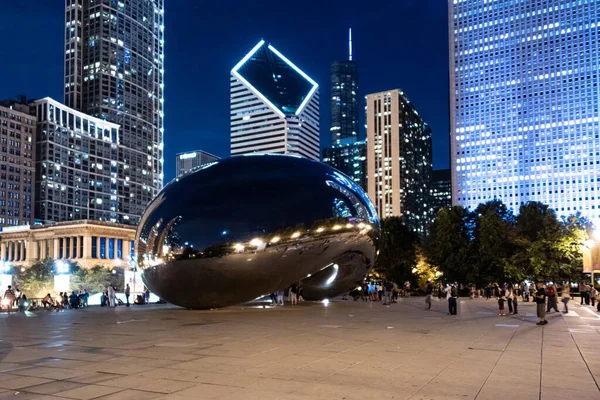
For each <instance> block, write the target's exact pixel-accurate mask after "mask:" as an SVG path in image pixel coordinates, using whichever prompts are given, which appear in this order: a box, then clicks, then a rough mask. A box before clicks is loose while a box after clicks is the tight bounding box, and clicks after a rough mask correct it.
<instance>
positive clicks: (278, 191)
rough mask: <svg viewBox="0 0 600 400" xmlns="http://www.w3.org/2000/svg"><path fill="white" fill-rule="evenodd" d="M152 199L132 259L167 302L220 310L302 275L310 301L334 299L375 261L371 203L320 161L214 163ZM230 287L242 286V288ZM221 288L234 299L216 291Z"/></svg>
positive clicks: (376, 225) (283, 159)
mask: <svg viewBox="0 0 600 400" xmlns="http://www.w3.org/2000/svg"><path fill="white" fill-rule="evenodd" d="M157 201H159V202H160V204H159V205H158V206H156V205H155V204H154V203H153V204H151V205H150V207H149V210H150V211H149V212H147V213H146V214H145V215H144V218H143V219H142V223H141V224H140V226H139V229H138V238H139V241H138V254H140V263H141V266H142V267H143V268H145V273H144V276H145V280H146V283H147V284H148V286H149V288H150V289H151V290H153V291H156V293H157V294H159V295H161V296H163V297H164V298H165V299H166V300H168V301H171V302H173V303H174V304H179V305H184V306H188V307H193V308H206V307H221V306H226V305H231V304H236V303H238V302H241V301H247V300H251V299H253V298H255V297H256V296H259V295H263V294H268V293H271V292H272V291H275V290H277V289H280V288H285V287H287V286H289V285H290V284H292V283H294V282H297V281H299V280H302V279H305V289H306V290H307V293H309V294H310V293H313V294H314V296H315V297H318V296H321V295H330V294H334V292H336V291H338V292H337V293H335V294H339V293H341V292H343V291H345V290H348V289H349V288H350V287H351V286H352V285H353V284H356V283H358V282H359V281H360V280H362V279H363V278H364V276H365V275H366V274H367V272H368V270H369V269H370V268H371V267H372V265H373V262H374V258H375V248H374V244H375V240H376V238H377V234H378V231H379V220H378V217H377V215H376V213H375V212H374V209H373V206H372V204H371V203H370V201H369V200H368V199H367V197H366V195H365V193H364V192H363V191H362V189H360V188H359V187H358V186H357V185H356V184H354V183H353V182H351V181H350V180H348V179H347V178H345V177H344V176H343V175H341V174H339V173H338V172H337V171H335V170H334V169H332V168H330V167H327V166H325V165H323V164H321V163H318V162H314V161H309V160H305V159H301V158H296V157H286V156H276V155H262V156H249V157H234V158H231V159H226V160H221V161H219V162H217V163H216V164H214V165H213V166H211V167H210V168H204V169H200V170H199V171H197V172H195V173H191V174H188V175H185V176H183V177H181V178H179V179H176V180H175V181H173V182H171V183H170V184H169V185H167V186H166V187H165V189H164V190H163V192H162V193H161V194H160V196H159V198H158V199H157ZM336 204H338V205H340V204H341V205H342V208H343V209H344V210H345V212H344V213H343V215H342V216H340V215H339V214H338V213H337V212H336V207H335V205H336ZM334 264H335V265H338V267H337V269H336V271H337V272H336V277H335V279H333V280H332V281H331V282H330V281H329V280H330V279H329V278H330V277H331V276H332V272H331V271H330V269H331V268H332V266H333V265H334ZM321 271H322V274H321V275H323V276H326V277H325V278H320V277H319V276H317V275H319V272H321ZM307 278H308V279H307ZM313 281H314V285H313V286H315V287H311V282H313ZM175 282H176V283H175ZM237 282H239V283H241V282H244V283H243V286H244V290H243V291H242V292H239V291H237V288H236V284H237ZM171 285H175V286H176V287H178V288H179V289H178V290H175V288H174V287H172V286H171ZM224 285H225V286H226V285H229V286H231V285H233V287H234V288H236V289H235V290H234V291H233V292H234V293H224V292H231V289H223V290H218V288H220V287H223V286H224ZM338 285H340V286H339V287H337V286H338ZM317 286H318V287H317ZM185 287H188V288H187V289H185ZM187 291H192V292H201V293H200V294H198V293H197V294H196V295H193V296H192V295H190V294H189V293H185V292H187ZM213 292H214V293H213ZM246 292H247V293H246ZM190 296H191V297H190ZM248 296H250V297H248ZM200 297H201V299H199V298H200Z"/></svg>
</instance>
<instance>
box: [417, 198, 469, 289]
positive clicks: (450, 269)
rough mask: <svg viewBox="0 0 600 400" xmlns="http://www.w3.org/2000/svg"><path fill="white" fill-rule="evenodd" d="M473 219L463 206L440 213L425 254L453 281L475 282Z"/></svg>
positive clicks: (432, 229) (445, 276)
mask: <svg viewBox="0 0 600 400" xmlns="http://www.w3.org/2000/svg"><path fill="white" fill-rule="evenodd" d="M472 238H473V215H472V214H471V213H469V211H467V209H466V208H464V207H461V206H454V207H452V208H442V209H440V210H439V212H438V214H437V216H436V218H435V221H434V222H433V224H432V226H431V230H430V234H429V237H428V239H427V242H426V244H425V248H424V250H425V254H426V256H427V258H428V259H429V261H430V262H431V263H432V264H433V265H435V266H437V267H438V268H439V270H440V271H441V272H442V273H443V274H444V278H445V279H447V280H450V281H459V282H475V281H476V280H477V277H478V271H477V266H476V265H475V263H474V257H475V253H474V252H473V245H472Z"/></svg>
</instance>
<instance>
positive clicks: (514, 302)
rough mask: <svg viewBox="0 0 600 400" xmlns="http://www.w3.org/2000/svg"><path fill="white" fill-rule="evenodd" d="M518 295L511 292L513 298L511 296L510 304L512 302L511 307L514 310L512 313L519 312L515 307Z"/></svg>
mask: <svg viewBox="0 0 600 400" xmlns="http://www.w3.org/2000/svg"><path fill="white" fill-rule="evenodd" d="M518 297H519V296H517V294H515V293H514V292H513V298H512V304H513V309H514V312H513V314H518V313H519V312H518V308H517V307H518V301H517V300H518Z"/></svg>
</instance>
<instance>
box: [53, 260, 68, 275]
mask: <svg viewBox="0 0 600 400" xmlns="http://www.w3.org/2000/svg"><path fill="white" fill-rule="evenodd" d="M56 272H58V273H59V274H67V273H69V264H67V263H66V262H64V261H57V262H56Z"/></svg>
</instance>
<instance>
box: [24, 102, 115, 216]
mask: <svg viewBox="0 0 600 400" xmlns="http://www.w3.org/2000/svg"><path fill="white" fill-rule="evenodd" d="M30 105H31V112H32V114H33V115H36V116H37V135H36V146H35V147H36V151H35V153H36V157H35V172H36V174H35V218H36V220H39V221H41V222H42V223H48V222H62V221H72V220H79V219H92V220H101V221H108V222H115V221H119V220H122V219H123V215H119V211H118V204H119V196H118V195H115V194H114V193H115V190H116V188H117V187H118V186H119V185H118V184H117V182H119V179H118V177H117V175H118V168H119V164H118V162H117V161H116V160H117V156H118V153H119V125H117V124H114V123H111V122H108V121H104V120H102V119H99V118H94V117H90V116H88V115H86V114H83V113H82V112H79V111H77V110H74V109H72V108H69V107H66V106H65V105H63V104H61V103H59V102H57V101H55V100H53V99H51V98H49V97H46V98H44V99H40V100H35V101H33V102H32V103H30ZM121 200H122V199H121Z"/></svg>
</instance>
